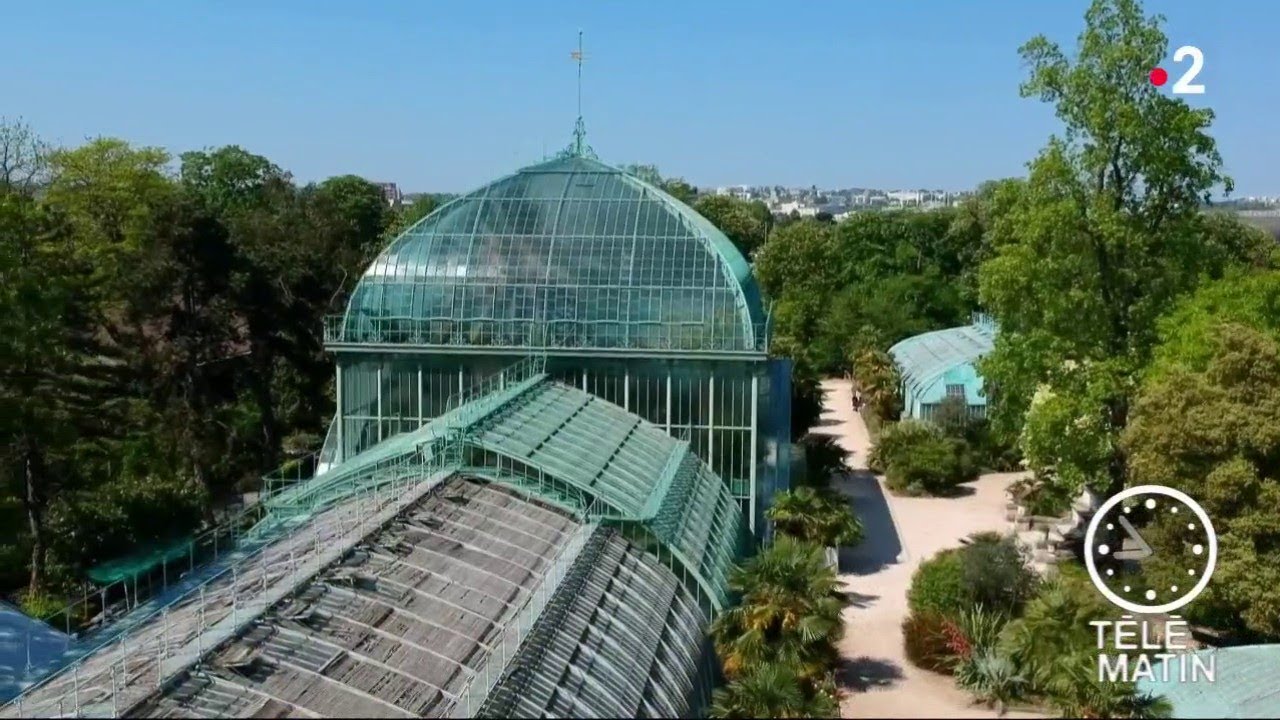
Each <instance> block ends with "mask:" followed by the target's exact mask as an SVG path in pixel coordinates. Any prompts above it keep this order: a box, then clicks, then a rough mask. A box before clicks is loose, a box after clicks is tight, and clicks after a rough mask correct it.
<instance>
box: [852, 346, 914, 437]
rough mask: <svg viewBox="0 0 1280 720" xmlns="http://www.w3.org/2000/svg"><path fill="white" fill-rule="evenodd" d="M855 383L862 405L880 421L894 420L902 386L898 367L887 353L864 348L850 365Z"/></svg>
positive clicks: (855, 355)
mask: <svg viewBox="0 0 1280 720" xmlns="http://www.w3.org/2000/svg"><path fill="white" fill-rule="evenodd" d="M850 364H851V365H852V366H853V377H854V382H855V383H856V387H857V388H858V391H859V392H861V393H862V401H863V402H864V403H866V405H867V407H868V408H869V409H870V410H871V412H873V413H875V416H876V417H877V418H879V419H880V420H897V419H898V416H899V414H900V413H901V412H902V395H901V393H900V392H899V391H898V387H899V386H900V385H901V384H902V379H901V376H900V374H899V372H898V366H897V364H896V363H894V361H893V358H892V357H890V355H889V353H887V352H884V351H882V350H876V349H873V348H871V347H864V348H862V349H860V350H858V351H857V352H856V353H855V354H854V356H853V360H852V362H851V363H850Z"/></svg>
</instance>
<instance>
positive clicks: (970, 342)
mask: <svg viewBox="0 0 1280 720" xmlns="http://www.w3.org/2000/svg"><path fill="white" fill-rule="evenodd" d="M995 337H996V327H995V324H994V323H993V322H992V321H991V320H989V319H987V318H986V317H985V316H981V315H978V316H975V317H974V320H973V323H972V324H970V325H965V326H963V327H955V328H947V329H946V330H935V331H933V332H928V333H924V334H923V335H916V336H914V337H909V338H907V339H906V340H903V341H902V342H899V343H898V344H896V345H894V346H893V347H891V348H889V354H890V355H892V356H893V361H894V363H895V364H897V366H898V372H899V373H900V374H901V376H902V387H901V390H902V417H903V419H906V418H913V419H916V420H932V419H933V416H934V413H935V412H937V409H938V406H939V405H941V404H942V402H943V401H944V400H946V399H948V398H959V399H961V400H963V401H964V402H965V404H966V405H968V407H969V414H970V415H971V416H974V417H984V416H985V415H986V411H987V398H986V396H985V395H983V392H982V376H981V375H979V374H978V370H977V368H976V367H975V363H976V362H977V361H978V359H979V358H981V357H982V356H984V355H986V354H987V353H989V352H991V349H992V347H994V346H995Z"/></svg>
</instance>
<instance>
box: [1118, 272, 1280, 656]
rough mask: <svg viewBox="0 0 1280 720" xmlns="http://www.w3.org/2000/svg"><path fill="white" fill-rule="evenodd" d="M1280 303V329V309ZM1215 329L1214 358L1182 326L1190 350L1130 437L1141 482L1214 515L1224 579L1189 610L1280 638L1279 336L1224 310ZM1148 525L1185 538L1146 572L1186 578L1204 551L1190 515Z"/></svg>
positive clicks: (1149, 388) (1159, 378)
mask: <svg viewBox="0 0 1280 720" xmlns="http://www.w3.org/2000/svg"><path fill="white" fill-rule="evenodd" d="M1207 294H1208V295H1212V294H1214V293H1207ZM1272 313H1273V314H1272V318H1271V323H1272V327H1273V328H1274V327H1276V325H1275V324H1274V323H1276V321H1277V320H1280V316H1277V315H1275V314H1274V313H1275V308H1272ZM1175 315H1177V313H1176V314H1175ZM1208 334H1209V337H1208V338H1206V342H1207V343H1208V344H1209V347H1210V348H1211V350H1210V352H1209V355H1208V357H1207V358H1206V357H1204V355H1203V354H1202V350H1201V344H1200V343H1198V342H1196V343H1192V342H1189V338H1187V337H1185V336H1183V335H1176V336H1174V339H1175V342H1176V344H1177V345H1178V346H1180V347H1181V348H1182V349H1183V351H1184V352H1185V353H1186V354H1185V355H1183V356H1182V357H1181V358H1180V359H1181V360H1182V362H1181V363H1179V364H1177V365H1174V366H1173V367H1172V368H1171V369H1168V370H1165V371H1163V372H1162V373H1160V374H1158V375H1155V376H1153V377H1152V378H1150V379H1149V380H1148V381H1147V382H1146V383H1144V384H1143V386H1142V390H1141V392H1140V393H1139V394H1138V399H1137V402H1136V403H1135V405H1134V413H1133V414H1134V417H1133V423H1132V424H1131V425H1130V426H1129V428H1128V430H1127V431H1126V433H1125V435H1124V438H1123V439H1124V443H1125V447H1126V448H1127V449H1128V451H1129V456H1130V469H1131V472H1132V477H1133V481H1134V482H1135V483H1154V484H1160V485H1169V486H1172V487H1175V488H1178V489H1180V490H1182V491H1183V492H1186V493H1188V494H1189V495H1191V496H1192V497H1194V498H1196V499H1197V500H1198V501H1199V502H1200V503H1201V504H1202V505H1203V506H1204V508H1205V512H1207V513H1208V514H1209V516H1210V517H1211V518H1213V523H1214V529H1215V530H1216V532H1217V535H1218V553H1219V555H1218V563H1217V567H1216V569H1215V571H1214V582H1212V583H1210V585H1209V586H1208V587H1207V588H1205V590H1204V592H1202V593H1201V594H1200V595H1199V596H1197V598H1196V599H1195V600H1194V601H1193V602H1192V603H1191V605H1189V606H1188V608H1187V609H1186V610H1185V612H1186V614H1187V616H1188V618H1189V619H1191V620H1192V621H1194V622H1201V623H1204V624H1208V625H1210V626H1212V627H1216V628H1220V629H1224V630H1228V631H1234V632H1236V633H1239V634H1242V635H1245V636H1254V637H1261V638H1267V639H1273V640H1274V639H1276V638H1280V596H1277V594H1276V592H1275V588H1276V587H1277V586H1280V343H1278V342H1277V340H1276V338H1275V336H1274V335H1272V336H1271V337H1268V336H1267V335H1266V334H1264V333H1262V332H1260V331H1258V330H1255V329H1251V328H1248V327H1245V326H1242V325H1236V324H1231V323H1229V322H1226V321H1225V320H1224V322H1223V323H1222V324H1220V325H1217V326H1215V327H1212V328H1210V329H1209V330H1208ZM1161 354H1162V355H1163V356H1164V357H1165V358H1166V361H1167V362H1170V363H1174V362H1175V357H1176V356H1174V355H1171V354H1169V353H1168V352H1165V353H1161ZM1145 532H1148V533H1149V534H1150V535H1151V538H1152V539H1151V542H1156V543H1159V544H1158V545H1157V546H1158V547H1169V548H1183V549H1182V551H1181V552H1171V553H1161V554H1160V556H1159V557H1156V558H1153V559H1152V560H1153V561H1152V562H1150V563H1144V564H1143V573H1144V575H1145V576H1146V578H1147V582H1148V583H1149V584H1151V585H1152V586H1159V585H1156V583H1160V584H1162V585H1171V584H1172V585H1177V584H1185V583H1186V582H1187V577H1186V568H1187V567H1189V566H1190V563H1191V562H1192V561H1193V560H1194V559H1195V558H1194V557H1192V555H1191V553H1192V550H1191V545H1192V540H1191V539H1190V536H1189V533H1190V531H1189V530H1188V529H1187V527H1186V525H1185V521H1183V522H1173V521H1172V519H1171V518H1170V519H1164V518H1161V519H1158V520H1157V521H1156V522H1155V523H1154V525H1153V526H1152V528H1151V530H1149V531H1145Z"/></svg>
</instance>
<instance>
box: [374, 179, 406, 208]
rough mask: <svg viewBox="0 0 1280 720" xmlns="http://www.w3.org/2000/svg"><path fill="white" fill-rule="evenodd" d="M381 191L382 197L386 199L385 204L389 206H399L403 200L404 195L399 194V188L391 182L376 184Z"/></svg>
mask: <svg viewBox="0 0 1280 720" xmlns="http://www.w3.org/2000/svg"><path fill="white" fill-rule="evenodd" d="M377 185H378V187H379V188H381V190H382V197H383V198H385V199H386V201H387V204H388V205H391V206H393V207H394V206H396V205H399V204H400V203H401V202H402V201H403V200H404V194H403V193H401V192H400V186H399V185H396V184H395V183H393V182H383V183H377Z"/></svg>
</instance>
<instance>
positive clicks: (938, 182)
mask: <svg viewBox="0 0 1280 720" xmlns="http://www.w3.org/2000/svg"><path fill="white" fill-rule="evenodd" d="M1086 5H1087V2H1086V1H1085V0H1070V1H1066V0H1062V1H1057V0H1055V1H1054V2H1039V1H1032V0H966V1H964V2H956V1H955V0H910V1H904V2H890V1H889V0H866V1H864V0H859V1H857V2H854V1H853V0H825V1H822V2H817V1H810V0H805V1H804V2H782V1H781V0H774V1H772V2H761V1H758V0H735V1H733V2H722V1H721V0H682V1H680V2H675V1H668V0H661V1H659V0H628V1H626V2H621V1H608V2H599V1H596V2H591V1H588V0H581V1H577V2H530V1H529V0H489V2H474V1H471V0H468V1H466V2H455V1H453V0H450V1H449V2H445V1H444V0H430V1H424V0H419V1H416V2H411V1H408V0H404V1H400V0H379V1H376V2H370V3H363V2H360V3H357V2H351V1H350V0H347V1H344V2H337V1H330V0H308V1H307V2H302V1H301V0H290V1H288V2H286V1H285V0H256V1H249V0H219V1H217V2H215V1H213V0H206V1H200V2H197V1H194V0H159V1H157V0H149V1H146V2H142V1H137V2H130V1H128V0H126V1H125V2H119V3H98V2H93V3H91V2H85V1H73V0H66V1H64V2H57V1H53V0H51V1H50V2H26V3H10V4H9V5H8V6H7V7H6V8H5V10H4V13H3V15H4V20H5V24H6V26H7V29H6V31H5V55H6V56H7V57H8V58H9V63H8V66H9V69H8V72H5V73H3V74H2V75H0V115H5V116H9V117H13V116H22V117H24V118H25V119H26V120H27V121H28V122H30V123H31V124H32V125H34V126H35V127H36V129H37V130H38V131H40V132H41V133H42V134H43V135H45V136H46V137H47V138H49V139H51V140H53V141H55V142H58V143H63V144H74V143H78V142H80V141H81V140H83V139H84V138H85V137H88V136H94V135H114V136H118V137H122V138H125V139H127V140H129V141H132V142H135V143H143V144H151V145H160V146H163V147H166V148H168V149H170V150H173V151H182V150H188V149H198V148H201V147H208V146H217V145H222V144H228V143H235V144H239V145H242V146H244V147H246V148H247V149H249V150H251V151H253V152H257V153H260V154H263V155H266V156H267V157H269V158H271V159H272V160H273V161H275V162H276V163H278V164H280V165H282V166H284V167H286V168H288V169H289V170H291V171H293V173H294V174H295V175H296V176H297V177H298V178H299V179H301V180H313V179H320V178H324V177H327V176H330V175H335V174H341V173H347V172H352V173H357V174H360V175H364V176H366V177H369V178H371V179H378V180H390V181H395V182H398V183H399V184H400V185H401V187H402V188H404V189H405V190H408V191H415V190H424V191H458V190H466V189H470V188H472V187H474V186H476V185H479V184H482V183H484V182H485V181H487V180H489V179H492V178H494V177H496V176H499V175H502V174H505V173H507V172H509V171H510V170H512V169H514V168H515V167H517V166H520V165H523V164H527V163H530V162H533V161H535V160H537V159H539V158H540V157H541V156H542V153H543V151H544V148H545V149H547V150H551V151H554V150H556V149H559V148H560V147H561V146H563V145H565V144H566V143H567V142H568V140H569V137H570V133H571V131H572V128H573V122H574V117H575V109H574V108H575V90H574V86H575V79H574V68H573V65H572V62H571V61H570V59H569V51H570V50H572V49H573V47H574V45H575V43H576V33H577V30H578V29H579V28H582V29H583V30H584V31H585V32H586V45H587V55H588V60H587V64H586V71H585V79H586V82H585V87H586V90H585V101H584V105H585V115H586V120H587V129H588V135H589V139H590V141H591V143H592V145H593V146H594V147H595V149H596V150H597V152H598V153H599V154H600V156H601V158H602V159H604V160H606V161H608V162H612V163H616V164H622V163H627V162H646V163H655V164H657V165H658V166H659V168H660V169H661V170H662V171H663V173H664V174H670V175H681V176H684V177H686V178H687V179H689V180H690V181H692V182H694V183H696V184H699V185H721V184H738V183H751V184H756V183H780V184H788V185H802V184H803V185H808V184H811V183H814V184H817V185H819V186H827V187H830V186H878V187H920V186H924V187H941V188H947V189H963V188H969V187H972V186H973V185H975V184H977V183H978V182H980V181H982V180H985V179H988V178H995V177H1003V176H1008V175H1013V174H1020V173H1022V171H1023V165H1024V163H1025V162H1026V161H1027V160H1028V159H1029V158H1030V157H1031V156H1032V155H1034V153H1035V152H1036V151H1037V149H1039V148H1040V147H1041V146H1042V145H1043V143H1044V141H1045V139H1046V138H1047V136H1048V135H1049V133H1050V132H1052V131H1054V130H1055V129H1056V127H1057V123H1056V121H1055V120H1054V118H1053V116H1052V114H1051V113H1050V112H1049V110H1048V109H1047V108H1046V107H1045V106H1042V105H1040V104H1039V103H1037V102H1036V101H1034V100H1022V99H1020V98H1019V97H1018V92H1017V86H1018V83H1019V81H1020V79H1021V77H1022V75H1023V71H1022V69H1021V68H1020V67H1019V62H1018V58H1017V54H1016V52H1015V51H1016V48H1017V47H1018V45H1019V44H1021V43H1022V42H1023V41H1025V40H1027V39H1028V38H1030V37H1031V36H1033V35H1035V34H1036V33H1040V32H1044V33H1046V34H1048V35H1049V36H1050V37H1051V38H1053V39H1055V40H1058V41H1059V42H1063V43H1064V44H1065V45H1066V46H1067V47H1069V48H1073V47H1074V41H1075V37H1076V35H1077V34H1078V33H1079V31H1080V29H1081V26H1082V23H1083V20H1082V18H1083V13H1084V8H1085V7H1086ZM1147 10H1148V12H1160V13H1162V14H1164V15H1165V16H1166V17H1167V19H1168V22H1167V24H1166V32H1167V34H1168V35H1169V39H1170V45H1171V47H1172V48H1176V47H1178V46H1179V45H1183V44H1194V45H1198V46H1200V48H1201V49H1202V50H1203V51H1204V54H1205V67H1204V71H1203V72H1202V74H1201V76H1200V80H1201V81H1202V82H1203V83H1204V85H1205V86H1206V90H1207V92H1206V94H1205V95H1204V96H1203V97H1202V98H1201V99H1197V100H1195V102H1196V103H1197V104H1201V103H1204V104H1208V105H1210V106H1212V107H1213V108H1214V109H1215V110H1216V111H1217V113H1218V121H1217V123H1216V125H1215V135H1216V137H1217V138H1218V140H1219V144H1220V147H1221V150H1222V153H1223V155H1224V157H1225V159H1226V162H1227V166H1228V170H1229V172H1230V173H1231V174H1233V175H1234V176H1235V178H1236V180H1237V188H1238V194H1272V195H1280V126H1278V125H1277V117H1280V82H1277V78H1278V74H1280V44H1278V42H1277V41H1278V40H1280V36H1278V35H1277V34H1276V28H1277V27H1280V2H1275V1H1274V0H1233V1H1232V2H1216V3H1205V2H1203V1H1199V0H1148V1H1147ZM1165 67H1166V68H1168V69H1170V71H1171V72H1170V74H1171V76H1173V77H1177V76H1178V75H1179V70H1178V67H1177V66H1174V65H1173V63H1172V60H1171V59H1170V60H1169V61H1168V62H1166V64H1165ZM1166 87H1167V86H1166Z"/></svg>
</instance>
